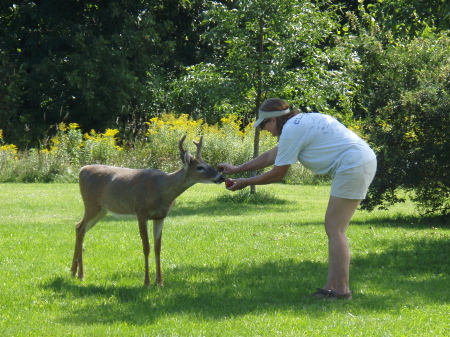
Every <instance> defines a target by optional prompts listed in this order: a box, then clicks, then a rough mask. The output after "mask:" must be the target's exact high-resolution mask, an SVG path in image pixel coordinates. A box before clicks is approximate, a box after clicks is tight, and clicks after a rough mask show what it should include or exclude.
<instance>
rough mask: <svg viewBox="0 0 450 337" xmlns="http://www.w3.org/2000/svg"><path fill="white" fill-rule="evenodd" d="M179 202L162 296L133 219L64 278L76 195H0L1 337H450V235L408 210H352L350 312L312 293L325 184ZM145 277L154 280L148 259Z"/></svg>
mask: <svg viewBox="0 0 450 337" xmlns="http://www.w3.org/2000/svg"><path fill="white" fill-rule="evenodd" d="M258 191H261V192H265V193H264V194H265V198H264V200H262V201H261V202H259V203H258V204H250V203H248V202H245V200H241V199H239V194H232V193H230V192H228V191H226V190H225V188H224V187H223V186H212V185H196V186H194V187H193V188H191V189H190V190H188V191H187V192H185V193H184V194H183V195H182V196H181V197H180V198H179V199H178V204H177V206H176V207H175V209H174V210H173V212H172V213H171V215H170V216H169V217H168V218H167V220H166V223H165V228H164V232H163V250H162V267H163V274H164V281H165V287H163V288H157V287H155V286H152V288H151V289H146V288H144V287H143V282H144V273H143V271H144V270H143V268H144V266H143V254H142V246H141V242H140V237H139V231H138V226H137V222H135V221H128V222H126V221H118V220H116V219H114V218H113V217H110V216H107V217H106V218H105V219H104V220H103V221H101V222H100V223H99V224H98V225H97V226H96V227H95V228H93V229H92V230H91V231H90V232H89V233H88V234H87V235H86V240H85V253H84V260H85V281H84V282H81V281H79V280H78V279H74V278H72V277H71V276H70V266H71V260H72V254H73V246H74V243H75V230H74V226H75V223H76V222H77V221H78V220H79V219H80V218H81V216H82V212H83V209H82V202H81V198H80V196H79V192H78V186H77V185H75V184H48V185H45V184H28V185H27V184H1V185H0V192H1V193H0V276H1V277H0V335H1V336H277V335H279V336H324V335H325V336H448V335H450V290H449V288H450V277H449V273H450V262H449V259H450V226H449V225H448V224H446V223H443V222H440V221H439V220H438V219H434V218H429V217H428V218H421V217H419V216H418V215H417V214H416V213H415V211H414V208H413V205H412V204H410V203H406V204H400V205H398V206H396V207H393V208H392V209H391V210H390V211H375V212H372V213H367V212H362V211H358V212H357V213H356V215H355V216H354V219H353V222H352V224H351V226H350V228H349V231H348V236H349V240H350V244H351V249H352V265H351V288H352V290H353V292H354V294H353V298H354V299H353V300H352V301H338V302H325V301H320V300H317V299H313V298H310V297H309V296H308V295H309V294H311V293H312V292H314V291H315V289H316V288H317V287H322V286H323V285H324V283H325V280H326V274H327V245H326V236H325V232H324V230H323V224H322V222H323V216H324V212H325V207H326V204H327V200H328V192H329V187H328V186H287V185H270V186H265V187H259V188H258ZM151 257H152V260H151V262H152V265H151V270H152V274H151V277H153V280H152V282H153V283H154V272H153V270H154V264H153V252H152V254H151Z"/></svg>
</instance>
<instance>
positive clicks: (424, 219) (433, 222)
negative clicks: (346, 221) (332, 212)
mask: <svg viewBox="0 0 450 337" xmlns="http://www.w3.org/2000/svg"><path fill="white" fill-rule="evenodd" d="M351 224H352V225H370V226H378V227H389V228H395V227H400V228H411V229H414V228H417V229H425V228H432V227H435V228H441V227H443V228H448V227H450V221H449V220H448V219H447V220H445V219H444V218H443V217H442V216H439V215H426V216H419V215H404V214H398V215H396V216H393V215H388V216H378V217H377V216H371V217H368V219H367V220H365V221H362V220H352V222H351Z"/></svg>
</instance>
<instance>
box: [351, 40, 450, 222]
mask: <svg viewBox="0 0 450 337" xmlns="http://www.w3.org/2000/svg"><path fill="white" fill-rule="evenodd" d="M365 48H366V53H365V60H364V63H365V67H364V68H362V73H361V74H360V75H361V79H364V80H366V81H368V82H369V84H368V85H366V86H364V90H362V91H361V94H360V96H359V97H358V103H359V107H360V108H362V107H364V109H365V116H366V119H365V125H366V127H367V135H368V139H369V142H370V143H371V144H372V145H373V146H374V148H375V150H376V152H377V156H378V164H379V167H378V172H377V176H376V178H375V180H374V183H373V185H372V187H371V189H370V191H369V197H368V199H367V200H365V201H364V202H363V207H364V208H366V209H373V208H374V207H376V206H379V205H382V206H383V207H385V206H388V205H391V204H393V203H396V202H399V201H402V196H401V195H400V196H399V193H401V192H400V189H403V190H404V189H406V190H407V191H410V192H411V195H412V197H413V199H414V200H415V201H416V202H417V203H418V204H419V205H420V206H421V208H422V209H423V211H425V212H440V213H442V214H444V215H445V214H447V213H448V212H449V210H450V203H449V199H450V137H449V133H448V125H450V85H449V83H450V53H449V51H450V38H448V37H447V36H445V35H442V36H436V37H434V38H416V39H413V40H412V41H411V42H409V43H404V44H401V45H396V46H390V47H388V48H385V49H383V48H381V47H380V44H379V43H377V42H374V43H369V44H366V46H365Z"/></svg>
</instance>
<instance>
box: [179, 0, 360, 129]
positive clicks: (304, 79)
mask: <svg viewBox="0 0 450 337" xmlns="http://www.w3.org/2000/svg"><path fill="white" fill-rule="evenodd" d="M322 4H323V5H324V4H326V2H323V3H322ZM202 18H203V24H204V27H205V33H204V34H203V35H202V40H201V43H203V45H204V46H206V48H210V49H211V50H212V54H211V57H210V58H207V59H205V62H202V63H199V64H196V65H193V66H191V67H188V68H187V69H186V75H185V76H184V77H181V78H180V79H179V80H176V81H174V83H173V87H172V91H171V93H172V94H171V98H172V100H171V101H172V102H173V104H175V105H177V106H178V107H179V109H180V110H181V111H191V113H192V114H193V115H195V116H196V117H200V116H201V117H203V118H205V119H207V120H208V121H209V122H214V121H217V120H219V118H220V116H221V115H223V114H226V113H230V112H233V113H237V114H239V115H241V116H243V117H248V118H249V120H251V119H253V118H254V116H255V110H256V111H257V107H258V106H259V104H260V102H261V100H263V99H264V98H267V97H273V96H279V97H283V98H285V99H287V100H289V101H290V102H292V103H294V104H295V105H297V106H303V107H305V108H307V109H320V110H321V111H327V110H328V109H332V108H334V107H336V106H339V107H340V109H341V110H343V109H344V108H345V107H346V106H347V105H346V104H345V103H344V102H348V97H349V96H351V92H352V90H353V88H354V85H355V84H354V83H353V82H352V81H351V80H349V78H348V77H346V76H344V72H343V69H344V68H346V67H350V68H351V67H354V66H356V65H357V64H358V60H357V59H356V58H354V57H352V50H351V48H348V46H346V45H345V44H337V42H339V40H336V39H334V37H333V34H335V32H336V31H337V30H338V18H337V16H336V13H335V8H334V7H332V6H331V7H326V6H325V5H324V6H323V7H321V6H319V4H317V3H316V4H313V3H311V2H309V1H285V0H283V1H280V0H271V1H268V0H267V1H262V0H261V1H249V0H244V1H238V2H234V1H223V2H213V3H212V4H211V8H210V9H209V10H207V11H205V12H204V13H203V16H202Z"/></svg>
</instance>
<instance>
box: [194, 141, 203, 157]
mask: <svg viewBox="0 0 450 337" xmlns="http://www.w3.org/2000/svg"><path fill="white" fill-rule="evenodd" d="M194 144H195V146H197V153H196V154H195V157H196V158H197V159H200V158H201V157H200V152H201V151H202V146H203V136H201V137H200V140H199V141H198V142H196V141H194Z"/></svg>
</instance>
